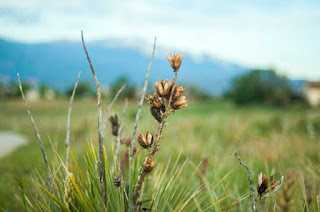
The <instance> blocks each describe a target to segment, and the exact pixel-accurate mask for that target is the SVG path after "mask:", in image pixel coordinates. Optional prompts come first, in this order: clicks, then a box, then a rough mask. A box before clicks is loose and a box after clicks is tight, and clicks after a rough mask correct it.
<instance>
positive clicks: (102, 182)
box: [81, 31, 107, 204]
mask: <svg viewBox="0 0 320 212" xmlns="http://www.w3.org/2000/svg"><path fill="white" fill-rule="evenodd" d="M81 38H82V45H83V49H84V51H85V53H86V55H87V59H88V62H89V66H90V69H91V73H92V75H93V78H94V82H95V85H96V92H97V106H98V112H97V117H98V138H99V170H100V185H101V196H102V199H103V201H104V203H105V204H106V202H107V199H106V183H105V173H106V171H105V165H104V150H103V136H102V125H101V124H102V98H101V90H100V84H99V81H98V78H97V75H96V72H95V71H94V68H93V65H92V62H91V59H90V56H89V53H88V50H87V47H86V44H85V42H84V39H83V32H82V31H81Z"/></svg>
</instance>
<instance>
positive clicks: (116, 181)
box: [113, 176, 121, 187]
mask: <svg viewBox="0 0 320 212" xmlns="http://www.w3.org/2000/svg"><path fill="white" fill-rule="evenodd" d="M113 184H114V185H115V186H116V187H120V186H121V177H120V176H114V180H113Z"/></svg>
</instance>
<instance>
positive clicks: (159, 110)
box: [150, 106, 166, 122]
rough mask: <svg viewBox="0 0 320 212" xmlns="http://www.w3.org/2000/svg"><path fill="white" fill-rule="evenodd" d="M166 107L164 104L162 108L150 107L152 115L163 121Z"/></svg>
mask: <svg viewBox="0 0 320 212" xmlns="http://www.w3.org/2000/svg"><path fill="white" fill-rule="evenodd" d="M165 110H166V109H165V107H164V106H163V107H162V108H156V107H153V106H152V107H151V108H150V112H151V114H152V116H153V117H154V118H155V119H156V120H157V121H158V122H161V121H162V115H163V113H164V111H165Z"/></svg>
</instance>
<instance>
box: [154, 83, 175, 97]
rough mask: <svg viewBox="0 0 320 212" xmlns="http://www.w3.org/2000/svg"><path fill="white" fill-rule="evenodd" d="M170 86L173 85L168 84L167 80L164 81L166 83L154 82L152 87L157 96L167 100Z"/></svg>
mask: <svg viewBox="0 0 320 212" xmlns="http://www.w3.org/2000/svg"><path fill="white" fill-rule="evenodd" d="M172 84H173V83H172V82H169V81H168V80H166V81H163V80H160V81H159V82H157V81H156V82H155V85H154V86H155V88H156V90H157V93H158V95H159V96H163V97H167V98H169V95H170V91H171V88H172Z"/></svg>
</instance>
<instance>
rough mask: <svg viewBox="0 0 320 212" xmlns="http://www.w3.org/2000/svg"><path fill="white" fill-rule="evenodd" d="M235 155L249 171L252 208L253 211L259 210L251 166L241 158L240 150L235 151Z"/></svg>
mask: <svg viewBox="0 0 320 212" xmlns="http://www.w3.org/2000/svg"><path fill="white" fill-rule="evenodd" d="M233 155H234V156H235V157H237V158H238V160H239V163H240V165H241V166H243V167H244V168H245V169H246V171H247V172H248V181H249V184H250V190H251V195H250V196H251V208H252V211H253V212H257V206H256V199H255V191H254V187H253V181H252V179H251V171H250V169H249V167H248V166H247V165H246V164H245V163H244V162H243V161H242V160H241V158H240V156H239V154H238V152H234V153H233Z"/></svg>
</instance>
